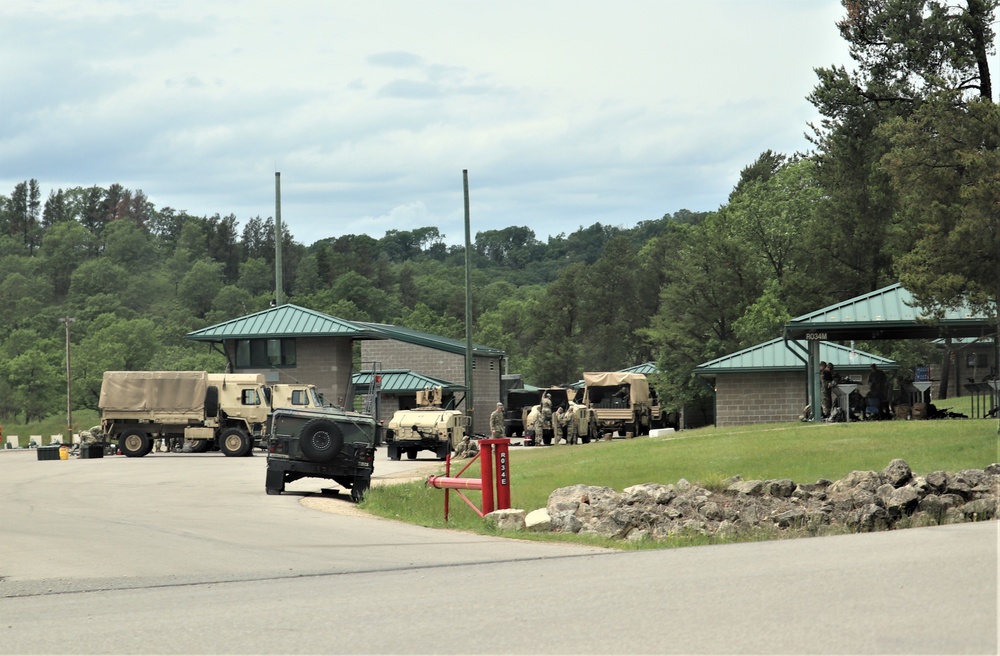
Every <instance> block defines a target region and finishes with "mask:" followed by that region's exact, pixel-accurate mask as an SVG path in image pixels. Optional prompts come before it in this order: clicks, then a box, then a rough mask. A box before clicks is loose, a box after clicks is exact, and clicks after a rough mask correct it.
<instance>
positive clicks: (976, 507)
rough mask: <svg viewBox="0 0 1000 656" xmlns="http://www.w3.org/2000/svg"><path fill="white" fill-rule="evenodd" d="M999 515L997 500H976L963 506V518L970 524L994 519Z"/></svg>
mask: <svg viewBox="0 0 1000 656" xmlns="http://www.w3.org/2000/svg"><path fill="white" fill-rule="evenodd" d="M996 514H997V502H996V499H976V500H975V501H970V502H969V503H967V504H965V505H963V506H962V516H963V517H965V519H966V520H968V521H970V522H982V521H985V520H987V519H993V518H994V517H996Z"/></svg>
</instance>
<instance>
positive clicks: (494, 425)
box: [490, 403, 504, 439]
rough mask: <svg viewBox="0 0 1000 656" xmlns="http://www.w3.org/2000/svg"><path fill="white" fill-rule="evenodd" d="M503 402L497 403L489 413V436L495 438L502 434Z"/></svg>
mask: <svg viewBox="0 0 1000 656" xmlns="http://www.w3.org/2000/svg"><path fill="white" fill-rule="evenodd" d="M503 433H504V431H503V403H497V409H496V410H494V411H493V414H491V415H490V437H492V438H493V439H497V438H500V437H503V436H504V434H503Z"/></svg>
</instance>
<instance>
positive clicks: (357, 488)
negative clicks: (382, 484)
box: [351, 478, 371, 503]
mask: <svg viewBox="0 0 1000 656" xmlns="http://www.w3.org/2000/svg"><path fill="white" fill-rule="evenodd" d="M370 486H371V479H369V478H355V479H354V485H353V486H352V487H351V500H353V501H354V503H361V502H362V501H363V500H364V498H365V494H367V493H368V488H369V487H370Z"/></svg>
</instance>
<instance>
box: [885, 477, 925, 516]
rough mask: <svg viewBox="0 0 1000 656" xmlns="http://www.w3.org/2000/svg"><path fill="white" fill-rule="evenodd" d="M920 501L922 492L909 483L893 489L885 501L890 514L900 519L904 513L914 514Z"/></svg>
mask: <svg viewBox="0 0 1000 656" xmlns="http://www.w3.org/2000/svg"><path fill="white" fill-rule="evenodd" d="M919 502H920V494H919V493H917V491H916V490H915V489H914V488H912V487H910V486H909V485H907V486H905V487H901V488H897V489H895V490H893V491H892V493H891V494H890V495H889V498H888V499H886V501H885V509H886V510H887V511H889V516H890V517H893V518H894V519H899V518H900V517H902V516H904V515H910V514H913V511H915V510H916V509H917V505H918V503H919Z"/></svg>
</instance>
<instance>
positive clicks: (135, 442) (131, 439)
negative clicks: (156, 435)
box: [118, 428, 153, 458]
mask: <svg viewBox="0 0 1000 656" xmlns="http://www.w3.org/2000/svg"><path fill="white" fill-rule="evenodd" d="M118 448H119V449H120V450H121V452H122V455H126V456H128V457H129V458H141V457H143V456H144V455H146V454H147V453H149V452H150V451H151V450H152V449H153V440H151V439H149V435H146V434H145V433H143V432H142V431H140V430H137V429H134V428H133V429H131V430H127V431H125V432H124V433H122V434H121V437H119V438H118Z"/></svg>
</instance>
